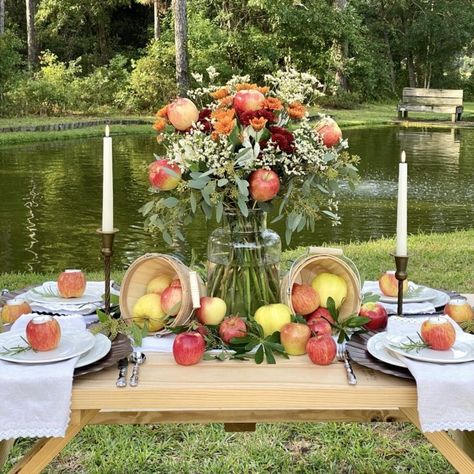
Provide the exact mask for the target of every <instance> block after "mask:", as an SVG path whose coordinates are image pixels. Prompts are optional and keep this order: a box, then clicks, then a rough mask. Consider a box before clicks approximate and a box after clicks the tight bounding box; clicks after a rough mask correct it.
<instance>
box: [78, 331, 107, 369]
mask: <svg viewBox="0 0 474 474" xmlns="http://www.w3.org/2000/svg"><path fill="white" fill-rule="evenodd" d="M94 337H95V342H94V345H93V346H92V349H90V350H88V351H87V352H86V353H85V354H82V355H81V357H79V360H78V361H77V364H76V369H78V368H80V367H85V366H86V365H89V364H93V363H94V362H97V361H98V360H100V359H102V357H105V356H106V355H107V354H108V353H109V352H110V348H111V347H112V342H111V340H110V339H109V338H108V337H107V336H105V335H104V334H100V333H99V334H96V335H95V336H94Z"/></svg>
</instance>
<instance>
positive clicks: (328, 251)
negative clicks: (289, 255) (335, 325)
mask: <svg viewBox="0 0 474 474" xmlns="http://www.w3.org/2000/svg"><path fill="white" fill-rule="evenodd" d="M325 272H326V273H333V274H335V275H339V276H341V277H342V278H344V280H345V281H346V283H347V296H346V298H345V300H344V301H343V303H342V305H341V307H340V308H339V314H340V316H341V317H342V318H343V319H344V318H346V317H348V316H350V315H351V314H354V313H356V314H358V313H359V309H360V305H361V280H360V275H359V271H358V270H357V267H356V266H355V264H354V263H353V262H352V261H351V260H350V259H348V258H347V257H345V256H344V255H343V251H342V249H334V248H326V247H309V249H308V253H307V254H306V255H303V256H302V257H300V258H298V259H297V260H295V262H294V263H293V265H292V266H291V268H290V271H289V272H288V273H287V274H286V275H285V276H284V277H283V280H282V283H281V290H280V296H281V301H282V303H285V304H287V305H288V306H289V307H290V309H291V310H292V311H293V305H292V304H291V290H292V288H293V285H294V284H295V283H299V284H301V283H305V284H308V285H311V282H312V281H313V278H315V277H316V276H317V275H318V274H320V273H325Z"/></svg>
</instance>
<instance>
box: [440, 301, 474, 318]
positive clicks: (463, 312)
mask: <svg viewBox="0 0 474 474" xmlns="http://www.w3.org/2000/svg"><path fill="white" fill-rule="evenodd" d="M444 314H446V315H448V316H449V317H450V318H451V319H453V320H454V321H456V322H457V323H463V322H465V321H470V320H471V319H473V318H474V312H473V311H472V308H471V305H470V304H469V303H468V302H467V301H466V300H464V299H462V298H453V299H452V300H450V301H449V303H448V304H447V305H446V306H445V307H444Z"/></svg>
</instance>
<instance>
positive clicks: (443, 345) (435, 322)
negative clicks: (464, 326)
mask: <svg viewBox="0 0 474 474" xmlns="http://www.w3.org/2000/svg"><path fill="white" fill-rule="evenodd" d="M420 335H421V338H422V339H423V341H424V342H425V343H426V344H427V345H428V346H429V347H430V349H434V350H435V351H447V350H448V349H451V347H453V344H454V343H455V341H456V330H455V329H454V326H453V325H452V324H451V322H450V320H449V318H448V317H446V316H437V317H432V318H429V319H426V320H425V321H423V324H422V325H421V331H420Z"/></svg>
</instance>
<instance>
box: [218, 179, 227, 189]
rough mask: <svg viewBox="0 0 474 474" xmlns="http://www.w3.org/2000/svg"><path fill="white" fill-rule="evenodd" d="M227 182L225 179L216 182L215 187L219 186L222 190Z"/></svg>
mask: <svg viewBox="0 0 474 474" xmlns="http://www.w3.org/2000/svg"><path fill="white" fill-rule="evenodd" d="M228 182H229V180H228V179H227V178H221V179H219V180H218V181H217V186H219V187H220V188H222V187H223V186H225V185H226V184H227V183H228Z"/></svg>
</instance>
